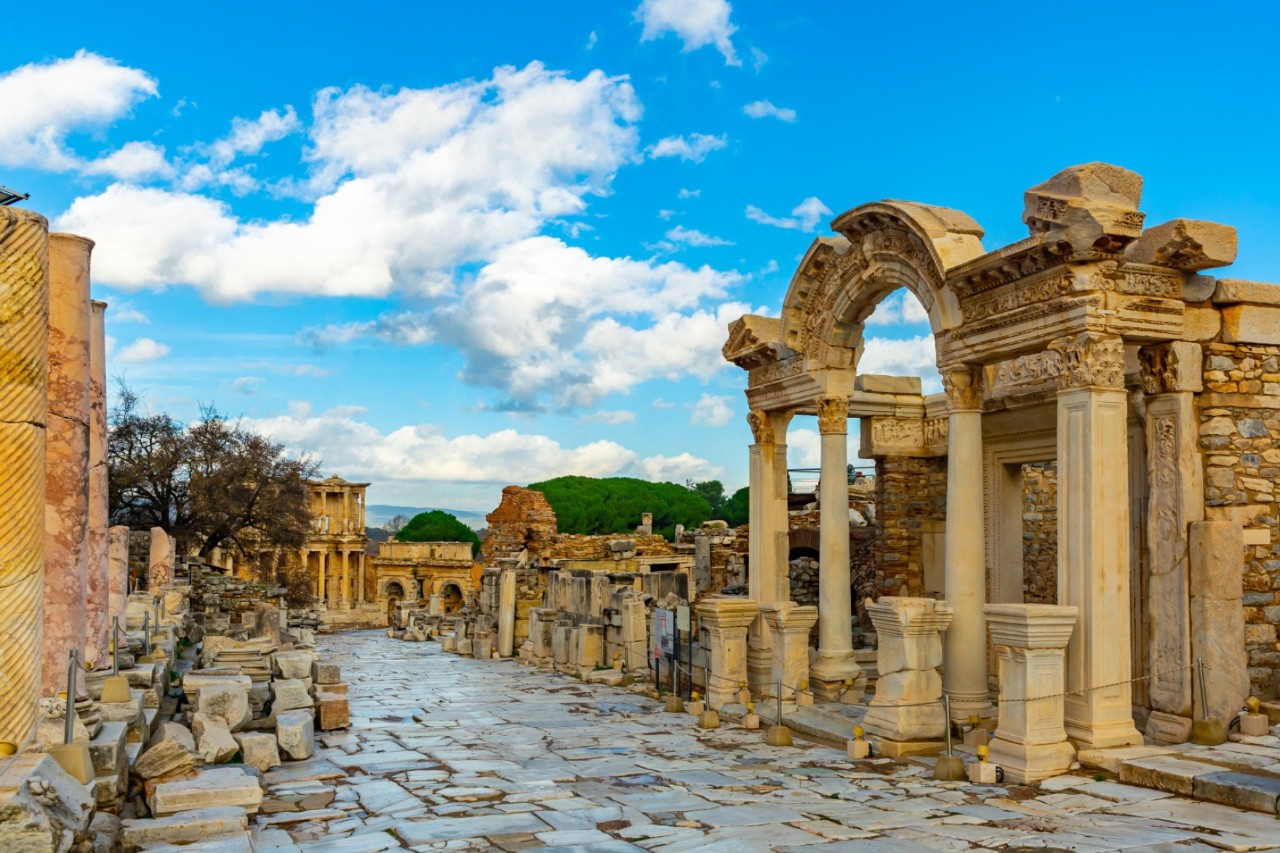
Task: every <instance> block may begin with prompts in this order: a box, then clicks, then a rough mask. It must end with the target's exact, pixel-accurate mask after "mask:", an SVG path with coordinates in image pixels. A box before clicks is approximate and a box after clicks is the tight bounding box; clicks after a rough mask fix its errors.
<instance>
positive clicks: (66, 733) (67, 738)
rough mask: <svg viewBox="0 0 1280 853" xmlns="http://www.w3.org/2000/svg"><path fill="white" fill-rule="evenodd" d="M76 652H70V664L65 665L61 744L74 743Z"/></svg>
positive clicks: (73, 650)
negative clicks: (64, 712)
mask: <svg viewBox="0 0 1280 853" xmlns="http://www.w3.org/2000/svg"><path fill="white" fill-rule="evenodd" d="M78 666H79V664H77V663H76V650H75V649H72V650H71V662H70V663H69V664H68V665H67V724H66V726H65V727H64V728H63V730H62V742H63V743H65V744H68V745H69V744H73V743H75V742H76V718H75V713H76V668H77V667H78Z"/></svg>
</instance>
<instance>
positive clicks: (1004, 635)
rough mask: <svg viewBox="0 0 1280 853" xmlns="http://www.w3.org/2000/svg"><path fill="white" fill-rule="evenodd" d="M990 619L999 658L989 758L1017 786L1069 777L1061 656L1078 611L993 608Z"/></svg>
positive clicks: (1040, 607)
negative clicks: (997, 705)
mask: <svg viewBox="0 0 1280 853" xmlns="http://www.w3.org/2000/svg"><path fill="white" fill-rule="evenodd" d="M986 615H987V625H989V626H990V628H991V641H992V642H993V643H994V644H995V647H996V654H997V656H998V657H999V660H1000V716H999V720H998V722H997V724H996V732H995V737H994V739H993V740H992V741H991V747H990V750H991V751H990V754H989V757H990V760H991V761H992V763H994V764H998V765H1000V766H1001V767H1003V768H1004V777H1005V781H1006V782H1013V783H1015V784H1018V785H1026V784H1030V783H1032V782H1039V781H1040V780H1041V779H1048V778H1049V777H1050V776H1057V775H1059V774H1061V773H1065V772H1066V771H1067V770H1068V769H1069V768H1070V767H1071V763H1072V762H1073V761H1075V760H1076V750H1075V747H1073V746H1072V745H1071V744H1070V742H1068V741H1067V732H1066V729H1064V728H1063V723H1062V708H1063V696H1062V693H1063V685H1064V681H1063V657H1062V655H1063V649H1065V648H1066V647H1067V640H1068V639H1070V637H1071V632H1072V630H1073V629H1074V628H1075V625H1076V619H1077V617H1078V616H1079V613H1078V612H1077V610H1076V608H1074V607H1065V606H1062V605H1058V604H988V605H987V606H986Z"/></svg>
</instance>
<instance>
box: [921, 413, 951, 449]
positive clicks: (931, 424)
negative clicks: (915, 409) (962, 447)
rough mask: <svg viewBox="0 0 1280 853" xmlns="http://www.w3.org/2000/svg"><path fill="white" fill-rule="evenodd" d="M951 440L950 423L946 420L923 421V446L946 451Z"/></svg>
mask: <svg viewBox="0 0 1280 853" xmlns="http://www.w3.org/2000/svg"><path fill="white" fill-rule="evenodd" d="M950 438H951V421H950V420H949V419H947V418H925V419H924V446H925V447H928V448H935V449H939V448H940V449H946V447H947V441H948V440H949V439H950Z"/></svg>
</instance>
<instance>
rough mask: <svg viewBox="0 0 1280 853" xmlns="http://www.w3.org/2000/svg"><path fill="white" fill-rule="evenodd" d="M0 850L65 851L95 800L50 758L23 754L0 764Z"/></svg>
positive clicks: (35, 754)
mask: <svg viewBox="0 0 1280 853" xmlns="http://www.w3.org/2000/svg"><path fill="white" fill-rule="evenodd" d="M0 767H2V768H3V772H0V841H2V842H3V844H2V845H0V847H2V848H3V849H4V850H6V851H8V850H13V851H23V853H25V851H28V850H30V851H64V850H66V849H67V848H68V847H69V846H70V844H69V841H70V839H71V838H72V837H73V836H74V835H75V834H76V833H77V832H81V831H83V830H84V829H85V827H87V826H88V825H89V820H90V818H91V817H92V816H93V797H92V795H91V794H90V792H89V789H88V788H86V787H85V786H84V785H81V784H80V783H79V782H77V781H76V780H75V779H73V778H72V777H71V776H70V775H68V774H67V772H66V771H64V770H63V769H62V768H61V767H59V766H58V763H57V762H56V761H54V760H53V758H52V756H49V755H47V754H45V753H25V754H22V755H17V756H15V757H14V758H13V759H11V760H9V759H6V762H5V763H4V764H0Z"/></svg>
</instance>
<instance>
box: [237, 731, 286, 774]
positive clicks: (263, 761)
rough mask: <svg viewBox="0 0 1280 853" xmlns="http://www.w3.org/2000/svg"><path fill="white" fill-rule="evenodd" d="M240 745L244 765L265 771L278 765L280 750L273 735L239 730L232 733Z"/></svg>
mask: <svg viewBox="0 0 1280 853" xmlns="http://www.w3.org/2000/svg"><path fill="white" fill-rule="evenodd" d="M232 737H234V738H235V740H236V743H237V744H238V745H239V746H240V754H241V756H243V759H244V763H245V766H247V767H252V768H254V769H256V770H260V771H262V772H263V773H266V772H267V771H268V770H270V769H271V768H273V767H279V766H280V750H279V747H278V745H277V744H276V738H275V735H272V734H266V733H263V732H240V733H238V734H235V735H233V736H232Z"/></svg>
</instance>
